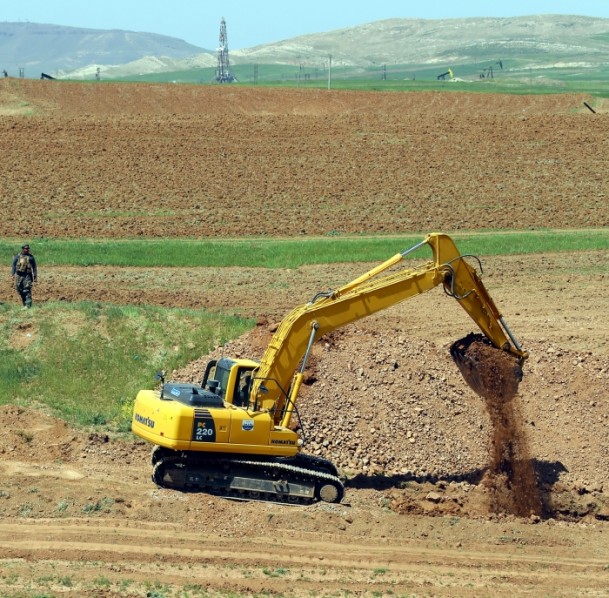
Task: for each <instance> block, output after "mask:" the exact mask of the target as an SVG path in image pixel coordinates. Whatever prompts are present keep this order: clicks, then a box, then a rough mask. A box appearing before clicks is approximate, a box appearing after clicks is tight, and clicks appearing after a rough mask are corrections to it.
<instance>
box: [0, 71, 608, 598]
mask: <svg viewBox="0 0 609 598" xmlns="http://www.w3.org/2000/svg"><path fill="white" fill-rule="evenodd" d="M584 101H587V102H588V103H590V104H592V105H594V107H595V108H596V110H597V112H596V114H593V113H592V112H590V111H589V110H588V109H586V108H585V107H584V106H583V102H584ZM604 108H605V106H604V104H603V103H602V102H601V101H600V100H594V101H593V100H591V99H590V98H587V97H585V96H577V95H566V94H565V95H552V96H500V95H490V94H488V95H487V94H475V93H471V94H462V93H450V92H444V93H409V94H404V93H376V92H369V93H368V92H336V91H332V92H328V91H327V90H324V91H305V90H270V89H269V90H267V89H257V88H250V89H246V88H234V87H228V86H227V87H198V86H178V85H141V84H123V85H115V84H109V83H108V84H106V83H102V84H80V83H78V84H76V83H68V82H53V81H28V80H17V79H3V80H0V166H1V167H2V170H1V178H0V191H1V193H0V208H1V209H2V214H3V217H2V219H1V221H0V236H2V237H4V238H10V239H14V240H15V244H16V248H17V247H18V245H19V244H20V243H21V241H22V240H27V241H29V242H30V244H31V246H32V251H33V253H34V254H36V239H37V238H43V237H77V236H85V237H98V238H108V237H113V238H121V237H136V236H147V237H159V238H164V237H170V236H178V237H201V238H204V237H227V236H259V235H260V236H299V235H330V234H345V233H362V234H377V233H412V232H417V231H422V232H423V233H425V232H430V231H432V230H442V231H444V232H448V233H450V232H451V231H458V230H482V229H483V230H488V229H493V228H510V229H528V230H536V229H539V228H543V227H550V228H559V229H560V228H590V229H592V228H601V227H606V226H608V225H609V202H608V201H607V199H608V198H607V194H608V190H609V174H608V173H609V168H608V166H609V164H608V161H609V137H607V130H608V125H609V120H608V119H609V117H608V116H607V114H606V113H605V111H604ZM403 249H406V247H396V252H397V251H399V250H403ZM388 257H389V256H388ZM481 257H482V259H483V263H484V266H485V283H486V285H487V288H488V289H489V291H490V292H491V294H492V295H493V298H494V299H495V300H496V302H497V303H498V304H499V305H500V306H501V308H502V311H503V314H504V316H505V317H506V319H507V321H508V323H509V324H510V326H511V327H512V329H513V331H514V333H515V334H516V336H517V337H518V338H519V340H520V341H521V342H522V344H523V345H524V346H525V348H526V349H527V350H528V351H529V352H530V355H531V356H530V358H529V360H528V361H527V363H526V364H525V376H524V380H523V382H522V383H521V385H520V389H519V393H518V395H517V397H516V398H515V399H513V401H514V410H515V411H514V412H515V413H516V414H517V416H518V419H519V425H520V428H521V430H520V432H521V433H522V437H523V439H524V442H525V443H526V449H527V453H528V455H529V456H530V461H529V463H528V466H529V467H530V468H531V469H532V470H533V472H534V474H535V479H536V480H537V483H538V490H539V493H540V501H541V510H540V512H539V513H533V514H532V515H531V516H516V515H514V514H512V513H511V512H510V511H509V509H506V508H505V507H504V506H505V504H506V503H505V502H502V501H501V500H499V499H500V498H501V497H500V496H498V493H500V492H502V491H509V490H510V489H509V488H499V487H498V485H497V482H496V481H495V483H494V484H489V483H488V477H487V474H488V469H489V466H490V465H491V462H492V459H493V455H492V429H491V421H490V417H489V413H488V412H487V411H486V410H485V405H484V402H483V401H481V400H480V398H479V397H478V396H476V395H475V394H474V393H473V391H472V390H471V389H470V388H469V387H467V385H465V383H464V382H463V380H462V378H461V377H460V375H459V373H458V371H457V369H456V368H455V366H454V364H453V363H452V361H451V360H450V357H449V355H448V347H449V345H450V343H451V342H452V341H453V340H456V339H457V338H459V337H461V336H464V335H465V334H466V333H467V332H469V331H470V330H471V322H470V321H468V320H467V318H466V316H465V315H464V314H463V312H462V310H460V308H459V307H458V306H456V305H455V304H454V302H451V301H452V300H451V299H449V298H446V297H445V296H444V295H443V293H442V292H441V291H438V292H437V293H433V292H432V293H430V294H429V295H426V296H423V297H418V298H415V299H414V300H412V301H409V302H406V303H405V304H404V305H400V306H396V307H395V308H391V309H389V310H387V311H385V312H382V313H381V314H379V315H376V316H373V317H370V318H367V319H365V320H362V321H361V322H359V323H358V324H356V325H353V326H350V327H347V328H345V329H343V330H341V331H340V332H338V333H335V334H333V335H331V336H330V337H328V338H326V339H324V340H323V341H322V342H321V343H318V345H316V347H315V351H314V355H313V363H312V368H313V369H312V372H311V373H312V375H311V378H310V380H309V384H308V385H307V386H306V388H305V389H304V393H303V399H302V407H301V411H302V417H303V419H304V420H305V421H307V422H308V425H309V430H310V436H309V441H310V445H309V446H310V450H311V451H312V452H315V453H317V454H321V455H324V456H327V457H329V458H332V459H333V460H334V461H335V462H336V463H337V464H338V465H339V466H340V467H341V469H343V470H344V471H346V472H348V474H349V478H348V480H347V488H346V498H345V500H344V501H343V503H342V504H340V505H328V504H317V505H314V506H310V507H300V506H291V507H288V506H281V505H273V504H268V503H256V502H230V501H226V500H223V499H220V498H218V497H213V496H209V495H205V494H185V493H179V492H174V491H170V490H163V489H159V488H157V487H155V486H154V485H153V484H152V482H151V480H150V464H149V451H150V447H148V446H146V445H144V444H143V443H140V442H137V441H132V440H129V439H127V440H124V439H123V440H120V439H115V438H112V437H108V436H105V435H103V434H100V433H99V432H96V433H89V432H86V431H82V430H76V429H71V428H70V427H68V426H67V425H65V424H64V423H63V422H61V421H57V420H55V419H53V418H51V417H48V416H47V415H45V414H44V413H41V412H39V411H36V410H34V409H24V408H18V407H15V406H5V407H2V408H0V422H1V424H2V427H3V429H4V432H3V434H2V435H0V459H1V460H0V472H1V474H2V477H1V479H0V595H2V596H11V597H16V596H20V597H21V596H23V597H28V598H29V597H34V596H39V597H40V596H57V597H58V596H75V597H76V596H78V597H80V596H88V597H107V596H113V597H114V596H117V597H118V596H150V597H156V598H160V597H163V596H166V597H169V596H176V597H177V596H192V597H196V596H242V595H243V596H263V595H265V596H269V595H274V596H282V595H283V596H299V597H304V596H348V595H351V596H370V597H371V596H446V597H453V596H460V597H465V596H505V595H506V594H510V595H513V596H553V597H554V596H565V597H567V596H569V597H570V596H578V595H586V596H607V595H609V594H608V591H607V588H608V587H609V540H608V534H609V527H608V525H609V524H608V523H607V521H608V520H609V457H608V455H609V443H608V441H607V431H608V427H609V404H608V402H607V390H606V389H607V383H608V381H609V341H608V340H607V339H608V338H609V335H608V333H609V325H608V324H607V314H608V313H609V294H608V293H607V288H606V287H607V283H608V281H609V268H608V267H607V265H606V264H607V261H608V258H609V252H606V251H599V252H580V253H574V254H568V253H565V254H553V255H534V256H524V255H515V256H510V257H506V256H503V257H498V258H491V257H488V258H485V257H484V256H481ZM3 259H5V262H8V261H9V260H10V256H4V258H3ZM7 267H8V264H7ZM369 267H370V264H335V265H332V266H308V267H305V268H301V269H298V270H281V271H267V270H263V269H258V268H231V269H221V270H217V269H212V268H200V269H196V270H195V271H193V270H192V269H191V270H188V271H186V270H184V269H172V268H160V269H155V270H154V271H145V270H137V271H134V270H133V269H109V268H102V267H90V268H85V269H77V268H67V267H53V268H51V267H47V266H45V265H44V263H40V283H39V285H38V286H37V287H35V290H34V300H35V303H36V302H40V301H45V300H49V299H57V298H63V299H65V300H76V299H84V298H91V299H98V300H103V301H115V302H117V303H128V302H130V301H136V302H145V303H156V304H162V305H181V306H193V307H206V308H207V309H214V310H222V311H230V312H235V313H242V314H245V315H248V316H254V317H257V318H259V321H260V325H259V326H258V327H257V328H256V330H254V331H252V333H250V334H249V335H246V336H244V337H242V338H240V339H236V340H235V341H233V342H232V343H230V344H229V345H228V346H227V347H223V348H217V349H216V350H215V352H214V354H213V355H214V356H217V355H218V354H220V353H225V354H236V355H251V356H252V357H259V356H260V354H261V352H262V350H263V347H264V346H265V343H266V342H267V340H268V338H269V336H270V331H271V329H272V325H273V324H274V323H276V322H278V321H279V320H280V318H281V317H282V315H284V314H285V313H286V312H287V311H288V310H290V309H291V308H293V307H294V306H295V305H298V304H300V303H303V302H304V301H307V300H308V299H310V298H311V296H312V295H313V294H314V293H315V292H317V291H319V290H325V289H327V288H332V287H336V286H338V285H339V284H342V283H344V282H346V281H348V280H350V279H352V278H354V277H355V276H357V275H359V274H361V273H363V272H364V271H366V270H367V269H368V268H369ZM134 280H137V287H138V289H137V293H134V292H133V291H132V290H131V289H129V288H128V287H126V285H127V281H131V282H133V281H134ZM185 281H188V285H185V284H183V283H184V282H185ZM210 281H213V284H210ZM176 287H177V288H179V289H180V292H176ZM16 300H17V297H16V295H15V294H14V292H13V291H12V289H11V287H10V284H9V282H8V277H7V283H6V285H4V286H3V287H2V288H1V289H0V301H3V302H16ZM30 315H31V317H30V319H29V320H28V321H29V324H27V325H24V327H23V330H21V332H22V334H20V335H17V336H16V337H15V338H13V339H11V343H12V344H13V345H14V346H20V343H21V344H23V343H27V342H32V338H34V339H35V337H36V332H37V329H38V326H39V325H40V322H39V321H38V320H37V315H36V310H35V309H34V310H32V313H31V314H30ZM208 358H209V356H202V357H201V361H200V362H197V363H193V364H191V365H190V366H189V367H188V368H186V369H185V370H184V371H181V372H175V373H174V375H175V376H176V377H178V378H182V379H191V380H194V379H197V378H198V377H200V375H201V371H202V367H203V365H202V364H203V363H204V362H205V361H206V360H207V359H208ZM498 505H499V507H498ZM502 505H503V506H502Z"/></svg>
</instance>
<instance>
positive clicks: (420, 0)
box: [0, 0, 609, 50]
mask: <svg viewBox="0 0 609 598" xmlns="http://www.w3.org/2000/svg"><path fill="white" fill-rule="evenodd" d="M2 4H3V5H4V6H3V7H2V8H1V9H0V22H1V21H9V22H28V21H29V22H31V23H47V24H53V25H68V26H71V27H84V28H87V29H124V30H127V31H141V32H146V33H159V34H161V35H169V36H171V37H177V38H179V39H183V40H185V41H187V42H189V43H191V44H194V45H195V46H199V47H201V48H206V49H208V50H215V49H216V48H217V47H218V40H219V34H220V20H221V19H222V17H224V18H225V19H226V28H227V37H228V47H229V50H237V49H242V48H251V47H253V46H257V45H259V44H267V43H271V42H276V41H280V40H284V39H289V38H291V37H296V36H298V35H305V34H308V33H322V32H326V31H332V30H334V29H343V28H345V27H353V26H355V25H362V24H364V23H371V22H373V21H380V20H382V19H391V18H415V19H449V18H459V17H517V16H527V15H540V14H564V15H581V16H591V17H604V18H609V2H608V1H607V0H506V1H505V2H493V1H490V0H484V1H481V0H432V1H429V0H415V1H409V0H402V1H400V0H349V1H343V0H339V1H336V0H334V1H333V0H308V1H307V2H290V1H289V0H222V1H220V2H211V1H206V0H198V1H195V0H165V1H161V0H61V1H60V2H52V1H51V0H24V1H23V2H16V1H15V2H8V1H6V2H3V3H2Z"/></svg>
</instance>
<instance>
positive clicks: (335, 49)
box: [231, 15, 609, 67]
mask: <svg viewBox="0 0 609 598" xmlns="http://www.w3.org/2000/svg"><path fill="white" fill-rule="evenodd" d="M328 55H331V56H332V62H333V63H334V64H337V65H345V66H360V67H366V66H372V65H375V64H383V63H385V64H451V63H452V64H455V63H459V62H475V61H477V60H480V59H481V57H485V56H486V57H488V56H497V57H504V58H513V57H519V58H522V57H525V56H526V57H529V59H530V60H531V61H533V62H536V63H544V62H546V63H547V61H548V60H549V61H551V62H553V61H555V60H557V59H560V60H564V61H570V62H576V61H577V62H581V61H584V62H590V63H602V62H607V61H608V60H609V19H599V18H593V17H580V16H564V15H535V16H527V17H513V18H467V19H444V20H429V19H390V20H384V21H376V22H373V23H368V24H366V25H360V26H358V27H350V28H348V29H338V30H335V31H330V32H327V33H316V34H313V35H303V36H300V37H295V38H292V39H288V40H284V41H280V42H277V43H273V44H266V45H263V46H257V47H255V48H251V49H247V50H239V51H235V52H233V53H232V54H231V56H232V59H233V60H234V61H235V62H240V61H247V62H250V63H255V62H259V63H268V62H274V63H286V62H287V63H290V64H295V65H297V64H299V62H300V63H302V62H303V61H310V60H319V59H320V58H323V59H325V58H326V57H327V56H328Z"/></svg>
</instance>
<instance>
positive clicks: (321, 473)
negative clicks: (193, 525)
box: [152, 447, 345, 504]
mask: <svg viewBox="0 0 609 598" xmlns="http://www.w3.org/2000/svg"><path fill="white" fill-rule="evenodd" d="M152 463H153V471H152V480H153V482H154V483H155V484H156V485H157V486H160V487H162V488H171V489H174V490H181V491H189V492H193V491H194V492H196V491H202V492H208V493H210V494H215V495H218V496H223V497H225V498H232V499H239V500H263V501H269V502H280V503H285V504H311V503H314V502H317V501H323V502H331V503H339V502H341V500H342V499H343V497H344V493H345V490H344V486H343V483H342V481H341V480H340V478H339V476H338V471H337V470H336V467H335V466H334V465H333V464H332V463H331V462H330V461H327V460H325V459H321V458H316V457H311V456H308V455H302V454H300V455H297V456H296V457H292V458H284V459H279V458H278V459H260V460H255V459H242V458H236V457H234V456H229V455H224V456H222V457H218V456H216V455H214V456H211V457H210V456H209V455H206V454H204V453H191V452H177V451H171V450H169V449H163V448H161V447H155V449H154V450H153V453H152Z"/></svg>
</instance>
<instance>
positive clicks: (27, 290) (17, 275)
mask: <svg viewBox="0 0 609 598" xmlns="http://www.w3.org/2000/svg"><path fill="white" fill-rule="evenodd" d="M11 275H12V277H13V282H14V283H15V289H16V290H17V292H18V293H19V296H20V297H21V301H22V302H23V309H29V308H30V307H32V284H34V283H35V282H36V280H37V278H38V271H37V269H36V260H35V259H34V256H33V255H32V254H31V253H30V246H29V245H23V246H22V247H21V252H20V253H18V254H17V255H16V256H15V257H14V258H13V265H12V266H11Z"/></svg>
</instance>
